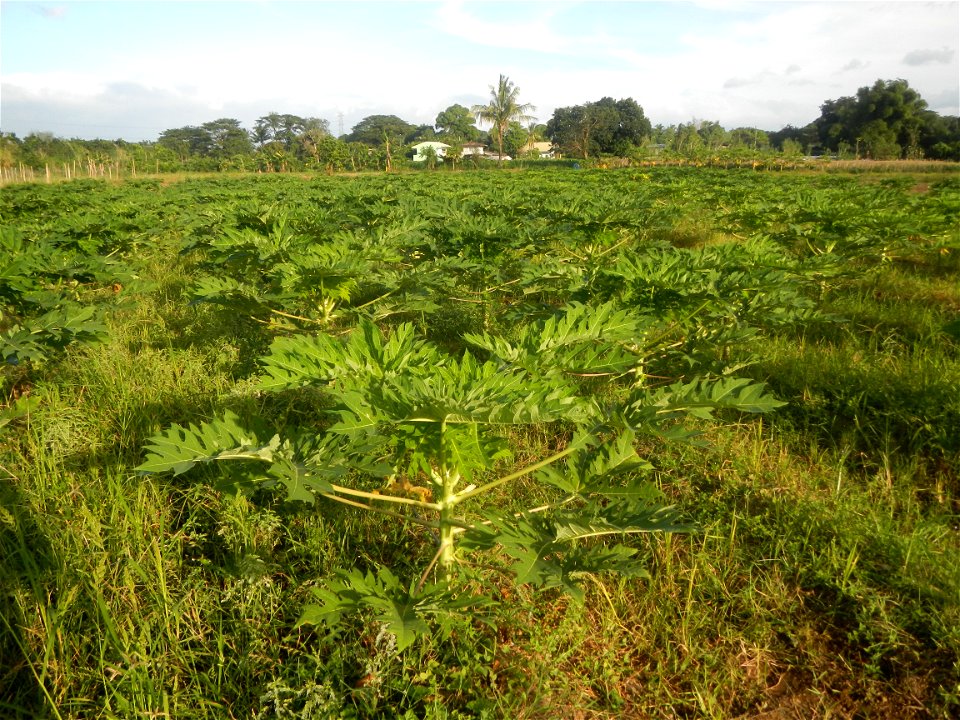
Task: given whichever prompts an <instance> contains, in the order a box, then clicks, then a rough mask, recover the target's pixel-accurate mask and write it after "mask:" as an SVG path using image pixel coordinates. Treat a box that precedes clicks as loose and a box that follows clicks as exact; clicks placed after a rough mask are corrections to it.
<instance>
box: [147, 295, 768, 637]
mask: <svg viewBox="0 0 960 720" xmlns="http://www.w3.org/2000/svg"><path fill="white" fill-rule="evenodd" d="M647 332H648V328H646V327H644V321H642V320H640V321H638V320H636V319H634V318H633V317H632V315H631V313H629V312H627V311H624V310H618V309H616V307H615V306H614V305H613V304H605V305H602V306H596V307H589V306H586V305H582V304H572V305H569V306H566V307H564V308H562V309H561V310H559V311H558V312H557V313H556V314H555V315H554V316H553V317H550V318H548V319H546V320H545V321H541V322H536V323H530V324H527V325H525V326H523V327H521V328H519V329H518V331H517V333H515V336H514V338H513V339H507V338H504V337H501V336H494V335H491V334H484V335H468V336H467V338H466V339H467V341H468V342H469V343H471V345H472V346H473V350H472V351H470V350H468V351H465V352H464V353H463V354H462V355H461V356H452V355H448V354H446V353H444V352H443V351H441V350H440V349H439V348H437V347H436V346H435V345H433V344H431V343H429V342H427V341H425V340H423V339H420V338H418V337H417V334H416V331H415V329H414V326H413V325H411V324H401V325H399V326H396V327H394V328H393V329H392V330H391V331H390V332H389V333H385V332H384V331H382V330H381V329H380V328H379V327H377V326H376V325H375V324H374V323H372V322H370V321H366V320H364V321H361V322H360V324H359V325H358V327H357V328H355V329H354V330H353V331H351V332H350V333H348V334H346V335H340V336H334V335H330V334H326V333H318V334H315V335H295V336H285V337H280V338H277V339H276V340H275V341H274V342H273V344H272V346H271V349H270V352H269V353H268V354H267V355H266V356H265V357H264V358H263V359H262V365H263V369H264V371H263V374H262V376H261V378H260V381H259V389H260V390H261V391H263V392H268V393H269V392H286V393H298V392H306V391H307V390H308V389H309V388H320V389H321V390H322V392H323V393H324V394H325V395H326V396H327V402H325V403H324V406H325V407H327V408H328V410H327V416H328V419H327V420H325V421H324V422H323V423H319V424H317V425H315V426H312V427H298V428H294V429H291V430H284V431H283V432H271V431H270V430H267V431H264V430H262V429H259V427H258V425H259V424H260V423H258V422H256V421H254V420H249V421H247V422H244V421H241V419H240V418H239V417H237V416H236V415H234V414H231V413H226V414H224V415H223V416H222V417H220V418H218V419H216V420H213V421H211V422H207V423H202V424H200V425H188V426H180V425H175V426H173V427H170V428H168V429H166V430H163V431H162V432H160V433H159V434H157V435H155V436H154V437H153V438H151V440H150V441H149V444H148V445H147V447H146V451H147V457H146V460H145V462H144V463H143V464H142V465H141V466H140V467H139V468H138V470H139V471H140V472H142V473H160V472H173V473H174V474H180V473H184V472H187V471H189V470H191V469H192V468H194V467H195V466H197V465H211V464H214V465H223V466H230V468H231V469H230V470H228V471H227V472H225V473H224V474H223V475H222V476H221V477H222V478H223V480H222V482H223V485H224V486H230V487H236V488H239V489H252V488H257V487H265V488H276V489H278V490H281V491H283V492H285V494H286V497H287V499H288V500H292V501H303V502H305V503H309V504H312V503H314V502H316V501H317V500H318V499H326V500H330V501H334V502H338V503H342V504H345V505H348V506H350V507H353V508H358V509H362V510H366V511H370V512H375V513H379V514H380V515H383V516H385V517H387V518H394V519H396V520H399V521H403V522H404V523H409V524H410V525H411V526H413V527H420V528H426V529H427V530H429V531H430V532H432V533H433V534H434V535H435V537H436V548H435V552H434V554H433V556H432V557H431V558H430V559H429V560H428V561H427V562H426V564H425V565H424V567H423V570H422V572H421V574H420V576H419V578H414V579H411V580H410V581H409V582H403V581H401V579H400V578H398V576H397V575H395V574H394V573H393V572H392V571H390V570H389V569H387V568H379V569H377V570H376V571H374V570H367V571H366V572H364V571H363V570H361V569H357V568H353V569H344V570H343V571H342V572H340V573H339V574H338V576H337V577H336V578H334V579H333V580H330V581H328V582H327V583H326V584H325V585H323V586H322V587H320V588H319V589H317V590H316V592H315V595H316V599H317V601H318V602H317V604H312V605H310V606H308V607H307V608H306V609H305V610H304V614H303V617H302V622H311V623H328V624H332V623H336V622H337V621H338V620H339V619H340V618H341V616H342V615H343V614H344V613H347V612H351V611H356V610H358V609H367V610H370V611H372V612H374V614H375V615H376V616H377V617H378V618H379V619H380V620H382V621H383V622H385V623H387V624H388V625H389V627H390V628H391V629H392V630H393V631H394V632H395V633H396V634H397V637H398V643H399V644H400V645H401V646H403V645H406V644H409V642H411V641H412V640H413V638H414V637H416V635H417V634H420V633H422V632H425V631H426V630H427V629H428V627H429V625H428V623H427V619H428V618H430V617H433V618H436V619H438V621H439V623H440V624H439V627H440V628H441V629H442V627H443V620H442V618H444V617H446V616H448V615H449V614H450V613H453V612H459V611H462V610H464V609H466V608H474V609H476V608H477V607H480V606H482V605H483V604H485V603H486V602H488V601H489V596H483V595H480V596H477V595H475V594H471V593H470V592H468V590H467V588H468V587H470V585H468V584H467V583H464V582H459V578H461V576H462V575H463V574H464V573H468V574H469V573H470V572H471V567H472V566H473V563H472V562H471V559H470V558H471V557H472V556H473V555H474V554H475V553H477V552H481V551H493V550H495V549H498V548H499V551H500V553H501V556H503V557H505V558H508V559H509V571H510V573H511V574H512V576H513V578H514V580H515V582H517V583H532V584H534V585H538V586H542V587H558V588H562V589H564V590H565V591H567V592H569V593H571V594H573V595H574V596H575V597H577V596H580V595H581V593H582V590H581V589H580V587H579V583H580V582H581V581H582V579H583V577H584V576H585V575H587V574H590V573H597V572H604V571H618V572H622V573H627V574H642V573H643V572H644V570H643V565H642V562H641V561H640V559H638V558H637V557H636V552H637V551H636V549H635V548H633V547H630V546H629V544H627V543H626V541H625V539H626V537H627V536H629V535H631V534H636V533H646V532H652V531H677V530H681V529H684V527H685V526H684V525H683V524H682V523H680V522H679V520H678V518H677V516H676V514H675V512H674V510H673V509H672V508H671V507H669V506H664V505H663V501H662V499H661V497H660V495H659V493H658V491H657V490H656V488H655V486H654V485H653V484H652V483H650V482H649V481H648V480H647V478H646V477H645V473H646V471H648V470H649V469H651V467H652V466H651V464H650V462H649V461H648V460H646V459H644V458H641V457H640V456H639V455H638V453H637V451H636V449H635V446H636V442H635V441H636V438H637V435H638V434H640V433H653V434H657V435H659V436H661V437H665V438H669V439H673V440H687V441H689V440H691V439H692V437H693V434H692V433H691V432H689V431H686V430H683V428H682V427H679V425H678V423H679V422H680V421H681V420H682V419H683V418H685V417H687V416H690V415H693V416H698V417H709V415H710V413H711V412H712V411H714V410H716V409H719V408H729V409H733V410H738V411H745V412H762V411H765V410H770V409H772V408H774V407H776V406H778V405H779V404H780V403H778V402H777V401H776V400H774V399H773V398H771V397H770V396H769V395H767V394H766V393H765V392H764V391H763V389H762V386H760V385H757V384H753V383H751V382H750V381H747V380H742V379H732V378H727V379H724V380H711V379H699V380H697V381H695V382H690V383H685V384H683V383H680V384H676V385H674V386H670V387H666V388H659V389H656V390H651V389H650V388H649V387H648V384H647V382H646V378H645V377H644V376H643V372H642V368H643V360H644V353H645V347H644V340H643V339H644V337H645V336H646V334H647ZM484 358H486V359H484ZM597 382H605V383H607V384H608V385H609V386H610V390H609V393H607V394H606V395H605V397H606V398H607V399H604V400H601V399H599V398H600V395H598V394H597V393H596V392H595V389H596V388H595V384H596V383H597ZM544 424H549V425H552V426H554V427H556V428H557V430H558V431H559V433H560V436H561V437H563V438H564V440H563V441H562V442H561V443H559V444H558V445H557V446H556V447H555V448H554V449H553V450H552V451H551V452H549V453H548V454H546V455H545V456H542V457H537V458H533V459H532V460H527V461H525V462H520V463H519V464H518V463H517V462H516V460H515V458H514V457H513V450H514V447H513V446H512V444H511V442H510V439H509V438H510V432H509V431H510V429H511V428H516V427H518V426H533V425H544ZM521 478H529V479H533V480H534V481H536V482H538V483H539V484H540V485H541V486H542V487H543V488H544V491H545V492H546V493H547V495H548V496H549V497H550V498H551V499H550V500H549V501H547V502H540V503H538V504H537V506H536V507H529V508H526V509H521V510H515V509H505V508H504V507H503V505H504V503H503V502H502V498H503V497H504V493H505V492H507V491H508V488H509V487H510V486H511V484H514V483H516V482H517V481H519V480H520V479H521ZM611 539H613V540H615V542H613V543H612V544H611V543H610V542H609V541H610V540H611Z"/></svg>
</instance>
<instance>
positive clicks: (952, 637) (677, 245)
mask: <svg viewBox="0 0 960 720" xmlns="http://www.w3.org/2000/svg"><path fill="white" fill-rule="evenodd" d="M956 188H957V185H956V181H955V180H953V179H951V178H950V177H947V176H946V174H942V175H938V176H937V177H933V176H916V177H914V176H903V175H895V176H889V177H887V176H883V175H871V176H870V177H862V176H861V177H856V176H851V175H834V174H819V173H804V174H787V173H784V174H773V173H753V172H743V173H738V172H726V173H722V172H717V171H716V170H713V169H710V168H689V169H688V168H666V169H664V168H659V167H658V168H651V169H649V170H647V171H644V172H638V171H636V170H624V171H601V170H581V171H579V172H576V173H566V172H560V171H554V172H542V173H541V172H528V171H524V172H520V173H492V174H484V175H483V176H481V175H480V174H476V175H471V174H469V173H435V174H431V175H429V176H428V175H427V174H420V175H407V176H403V177H397V176H388V177H362V178H351V179H350V181H349V182H344V181H343V180H342V179H339V178H324V177H319V178H314V179H304V178H302V177H296V178H294V177H278V176H269V175H264V176H260V177H257V178H247V179H245V180H243V179H236V178H233V179H231V178H225V177H221V178H208V179H203V180H186V181H183V182H179V183H171V184H164V185H160V184H159V183H157V182H140V183H137V184H127V183H124V184H117V185H115V184H107V183H95V182H85V183H76V184H64V185H61V186H49V187H47V186H32V187H27V186H22V187H10V188H8V189H6V190H5V192H4V193H3V194H2V195H0V212H2V214H3V218H4V221H5V222H6V223H8V224H9V225H12V226H14V227H15V228H16V232H17V233H18V235H19V237H20V239H21V241H23V242H22V243H21V245H20V246H19V247H20V250H18V251H17V253H13V254H12V255H11V257H12V258H14V259H15V258H17V257H20V256H21V255H22V256H24V257H29V256H31V254H32V253H33V252H34V251H33V250H32V249H31V248H36V247H41V246H43V247H45V248H46V249H44V251H43V252H44V253H45V255H44V257H47V258H58V259H56V262H53V263H49V264H47V265H45V266H43V267H41V270H43V272H44V273H49V274H42V273H41V274H40V275H39V277H41V278H42V280H41V281H40V282H42V283H43V284H44V286H43V287H42V288H41V289H40V291H39V294H42V293H46V292H52V293H54V294H53V295H50V296H45V297H49V298H52V300H53V301H54V302H66V300H64V298H66V299H67V300H69V301H70V302H76V303H78V305H79V306H80V308H86V307H94V306H102V307H104V308H108V309H109V310H113V309H114V306H116V311H115V312H111V313H110V315H109V317H107V316H104V320H103V325H104V326H105V327H106V328H107V329H108V332H107V333H106V334H105V335H104V336H103V338H102V340H101V342H99V343H97V344H90V345H84V346H83V347H71V346H69V345H68V346H66V347H65V348H64V350H63V351H61V350H59V349H55V350H50V351H49V352H48V357H47V359H46V360H45V361H44V362H43V364H42V365H34V364H33V363H30V365H31V367H29V368H26V367H24V366H23V365H21V366H18V367H14V366H9V367H8V369H7V370H8V372H9V373H10V375H9V377H10V378H11V379H12V380H13V382H12V383H11V384H9V385H8V388H7V390H6V391H5V393H4V397H3V398H2V402H0V404H2V407H0V425H2V426H3V430H4V432H3V434H2V436H0V593H2V594H3V597H4V598H5V600H7V601H8V602H7V605H8V610H7V611H6V612H4V613H3V614H2V621H0V657H2V660H3V661H2V662H0V667H2V668H3V669H2V670H0V707H2V708H3V712H6V713H7V714H10V715H11V716H12V717H24V718H26V717H43V716H45V715H51V714H53V715H59V716H61V717H65V718H67V717H69V718H76V719H78V720H79V719H80V718H87V717H92V716H97V717H117V718H125V717H130V716H134V715H144V716H146V715H169V716H171V717H173V716H176V717H180V716H183V717H209V718H218V717H222V716H224V714H227V715H230V714H232V715H235V716H237V717H241V716H242V717H255V718H267V717H274V716H281V715H283V716H286V717H358V718H365V717H381V716H383V715H384V714H390V715H398V716H403V715H404V714H406V715H407V716H409V717H414V716H416V717H438V718H439V717H463V718H466V717H524V716H527V717H541V716H542V717H556V716H562V715H564V714H569V713H570V708H576V709H577V711H578V712H581V713H586V714H590V715H591V716H596V717H603V718H614V717H622V716H624V715H625V714H626V715H630V714H637V715H658V714H659V715H663V714H664V712H666V713H667V714H672V715H675V716H678V717H679V716H692V715H703V714H711V715H716V716H724V717H726V716H731V717H739V716H748V715H751V714H757V713H764V712H767V713H770V712H772V713H774V714H776V713H778V712H779V713H781V714H782V713H787V714H790V713H793V714H796V712H797V711H798V709H799V708H802V709H803V711H804V712H806V713H807V714H809V715H837V714H839V715H843V714H850V713H854V714H861V715H864V716H878V717H883V716H886V715H888V714H890V712H891V710H890V708H897V709H900V708H903V707H907V706H911V704H913V705H916V706H919V705H920V704H922V705H923V706H924V707H925V708H928V709H929V713H933V714H940V715H943V716H952V715H954V714H956V712H955V710H956V707H957V705H956V697H957V695H958V691H957V689H956V680H955V678H956V676H957V668H958V667H960V665H958V658H960V632H958V627H960V624H958V620H960V616H958V614H957V602H956V597H955V596H956V593H955V592H954V590H953V589H954V588H955V587H956V586H957V577H956V572H955V570H954V568H955V567H957V566H958V564H957V563H956V562H953V560H954V558H955V556H956V554H957V548H956V543H955V542H954V539H955V538H954V535H955V533H954V529H953V528H954V525H955V521H956V518H955V515H956V513H955V512H954V509H955V505H956V482H955V478H956V476H957V469H958V467H960V459H958V457H957V448H956V433H952V432H951V431H952V429H953V428H954V427H955V426H956V425H957V417H958V415H957V404H956V401H955V398H957V397H960V392H958V390H957V388H958V387H960V385H958V379H957V357H958V356H957V344H956V342H955V338H954V336H953V335H951V334H950V332H949V331H950V328H951V323H952V322H953V321H954V320H955V319H956V317H955V316H956V313H955V310H956V308H957V307H958V303H960V297H958V296H957V284H956V282H955V279H956V276H957V270H958V268H957V252H956V251H957V249H958V248H956V239H955V232H954V231H955V219H956V215H957V212H958V209H960V208H958V206H957V193H956ZM66 209H69V210H70V211H69V212H66V211H65V210H66ZM315 246H316V251H315ZM179 250H186V252H184V253H182V254H181V255H179V256H178V255H177V252H178V251H179ZM48 251H49V252H48ZM58 253H59V254H58ZM84 256H87V257H89V258H90V260H89V264H88V265H86V264H85V263H86V262H87V261H85V260H84ZM38 257H39V256H38ZM355 259H356V261H357V262H356V263H355V264H351V263H352V262H353V261H354V260H355ZM118 261H119V262H118ZM100 262H107V263H109V265H108V266H107V267H106V268H105V269H104V271H103V272H104V274H103V275H101V276H99V277H96V276H93V275H89V274H83V275H80V274H74V273H75V272H77V271H78V269H80V270H81V271H82V268H83V267H88V268H91V269H92V270H91V272H99V271H98V270H96V269H95V264H96V263H100ZM356 265H359V266H360V268H361V270H360V271H359V272H353V268H354V267H355V266H356ZM11 266H12V267H13V268H14V270H16V264H15V263H11ZM124 269H125V271H126V272H128V273H129V274H128V275H126V276H124V277H122V278H118V276H117V275H115V273H117V272H120V271H122V270H124ZM84 272H85V271H84ZM311 273H316V274H315V275H312V274H311ZM133 276H140V277H144V278H146V279H147V280H149V282H146V281H137V280H136V278H134V277H133ZM6 277H7V281H5V282H7V284H6V285H4V286H3V287H5V288H6V290H5V291H4V292H5V293H6V294H5V295H4V303H6V306H5V307H14V303H19V304H17V305H16V307H18V308H22V310H19V311H18V312H21V313H22V315H20V316H19V317H21V318H31V317H37V316H42V315H43V314H44V313H46V312H48V311H50V310H53V309H54V308H50V310H42V308H40V310H42V312H40V310H37V308H38V306H37V305H30V304H28V303H34V302H35V300H36V299H37V297H38V292H35V289H34V284H33V283H34V281H33V278H32V277H31V276H30V275H29V273H21V272H19V271H16V272H11V273H10V274H9V275H8V276H6ZM311 277H315V278H320V279H321V280H322V283H323V285H324V288H323V291H322V292H318V291H316V288H315V287H313V286H311V283H310V281H309V278H311ZM74 280H75V281H76V285H75V286H74V285H73V281H74ZM117 282H119V283H120V284H122V285H123V289H122V290H121V291H120V292H119V293H114V290H113V284H114V283H117ZM124 297H129V298H130V299H129V300H128V301H126V302H125V303H123V304H122V305H118V304H117V299H123V298H124ZM323 298H328V300H329V301H330V302H331V303H334V304H333V305H332V306H331V308H330V309H331V311H332V312H330V313H329V314H328V315H327V316H324V315H323V314H322V313H321V311H320V310H319V306H318V304H317V303H318V299H320V300H322V299H323ZM191 299H194V300H199V302H193V303H191V302H190V300H191ZM367 303H370V304H367ZM431 306H432V308H433V309H430V308H431ZM424 308H425V309H424ZM35 311H36V312H37V313H39V315H36V314H34V315H31V314H30V313H34V312H35ZM276 311H279V312H282V313H286V314H287V315H296V316H297V317H296V318H288V317H284V316H283V315H280V314H279V313H278V312H276ZM5 329H9V328H5ZM271 341H272V344H271ZM268 348H269V349H268ZM255 367H256V368H259V370H258V371H254V370H253V369H254V368H255ZM744 368H749V371H747V370H745V369H744ZM254 372H258V374H259V377H251V373H254ZM748 376H749V377H752V378H755V380H751V379H748ZM768 388H769V389H768ZM771 391H772V393H773V394H775V395H776V396H777V397H779V398H780V401H786V402H787V404H786V405H783V406H781V405H780V404H779V403H780V401H777V400H773V398H772V397H771V394H770V393H771ZM771 410H775V412H774V413H772V414H768V415H767V416H765V417H764V418H763V420H762V421H760V420H759V418H757V417H756V416H754V415H752V413H753V412H754V411H765V412H766V411H771ZM744 413H751V415H745V414H744ZM144 448H145V450H144ZM138 465H139V466H140V468H139V470H140V471H139V472H135V470H137V468H136V466H138ZM176 473H179V474H176ZM170 476H174V477H170ZM235 490H241V491H243V492H242V493H236V492H234V491H235ZM224 491H225V492H224ZM448 493H449V494H448ZM445 497H446V498H447V500H446V501H445ZM357 505H361V506H365V508H366V510H365V508H364V507H357ZM688 529H695V530H696V532H695V533H692V534H688V535H678V534H676V533H680V532H682V531H684V530H688ZM447 549H450V550H451V552H447ZM491 600H494V602H490V601H491ZM300 621H302V622H300ZM298 623H299V624H298ZM401 644H403V650H402V651H401V650H399V646H400V645H401ZM691 668H695V669H696V672H694V671H692V670H691ZM824 678H828V679H829V681H827V680H825V679H824ZM781 690H788V692H781ZM664 708H666V709H667V710H664ZM0 714H2V712H0Z"/></svg>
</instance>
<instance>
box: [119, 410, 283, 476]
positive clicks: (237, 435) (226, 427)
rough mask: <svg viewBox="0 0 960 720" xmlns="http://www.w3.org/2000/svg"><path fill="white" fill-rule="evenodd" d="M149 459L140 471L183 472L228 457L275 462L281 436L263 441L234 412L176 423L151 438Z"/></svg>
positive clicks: (147, 448) (145, 472)
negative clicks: (195, 422)
mask: <svg viewBox="0 0 960 720" xmlns="http://www.w3.org/2000/svg"><path fill="white" fill-rule="evenodd" d="M147 443H148V444H147V446H146V451H147V459H146V460H145V461H144V462H143V463H141V464H140V465H139V466H137V468H136V470H137V472H139V473H143V474H150V473H161V472H171V471H172V472H173V474H174V475H181V474H183V473H185V472H187V471H188V470H190V469H191V468H193V467H194V466H196V465H198V464H200V463H209V462H214V461H225V460H258V461H262V462H272V461H273V456H274V452H275V451H276V450H277V448H278V447H279V445H280V437H279V435H274V436H273V438H271V439H270V440H269V441H268V442H266V443H263V442H262V441H260V440H259V439H258V438H257V437H256V436H255V435H254V434H253V433H251V432H250V431H249V430H247V429H246V428H245V427H243V426H242V425H241V424H240V418H239V417H238V416H237V415H236V414H235V413H234V412H232V411H229V410H228V411H227V412H226V413H224V415H223V417H222V418H220V419H218V420H213V421H211V422H207V423H201V424H199V425H193V424H190V425H187V426H182V425H173V426H171V427H169V428H167V429H166V430H162V431H161V432H159V433H157V434H156V435H154V436H152V437H151V438H150V439H149V440H148V441H147Z"/></svg>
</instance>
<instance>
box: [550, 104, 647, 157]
mask: <svg viewBox="0 0 960 720" xmlns="http://www.w3.org/2000/svg"><path fill="white" fill-rule="evenodd" d="M546 133H547V136H548V137H549V138H550V139H551V140H552V141H553V143H554V144H555V145H557V146H559V147H560V148H562V149H563V150H564V151H565V152H568V153H572V154H576V155H580V156H582V157H583V158H584V159H586V158H587V157H589V156H590V155H600V154H602V153H606V154H611V155H621V156H622V155H627V154H629V153H630V151H631V150H632V149H633V148H635V147H639V146H640V145H642V144H643V143H644V141H645V140H646V139H647V138H648V137H649V136H650V133H651V127H650V121H649V120H648V119H647V118H646V116H645V115H644V114H643V108H641V107H640V105H638V104H637V102H636V100H634V99H633V98H626V99H623V100H616V101H615V100H614V99H613V98H609V97H605V98H601V99H600V100H598V101H596V102H589V103H585V104H583V105H574V106H572V107H566V108H558V109H557V110H555V111H554V113H553V117H552V118H551V119H550V122H548V123H547V126H546Z"/></svg>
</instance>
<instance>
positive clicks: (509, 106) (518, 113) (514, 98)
mask: <svg viewBox="0 0 960 720" xmlns="http://www.w3.org/2000/svg"><path fill="white" fill-rule="evenodd" d="M532 110H536V108H535V107H534V106H533V105H531V104H530V103H521V102H520V88H518V87H517V86H516V85H514V84H513V83H512V82H510V78H508V77H507V76H506V75H501V76H500V80H499V82H498V83H497V86H496V87H493V86H492V85H491V86H490V102H489V103H487V104H486V105H474V106H473V109H472V112H473V114H474V115H476V117H477V121H478V122H488V123H490V124H491V125H493V130H494V137H496V139H497V152H498V153H499V160H500V162H503V137H504V135H506V133H507V129H508V128H509V127H510V123H511V122H512V121H516V122H520V123H523V122H529V121H530V120H532V119H533V117H532V116H531V115H530V114H529V113H530V112H531V111H532Z"/></svg>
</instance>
